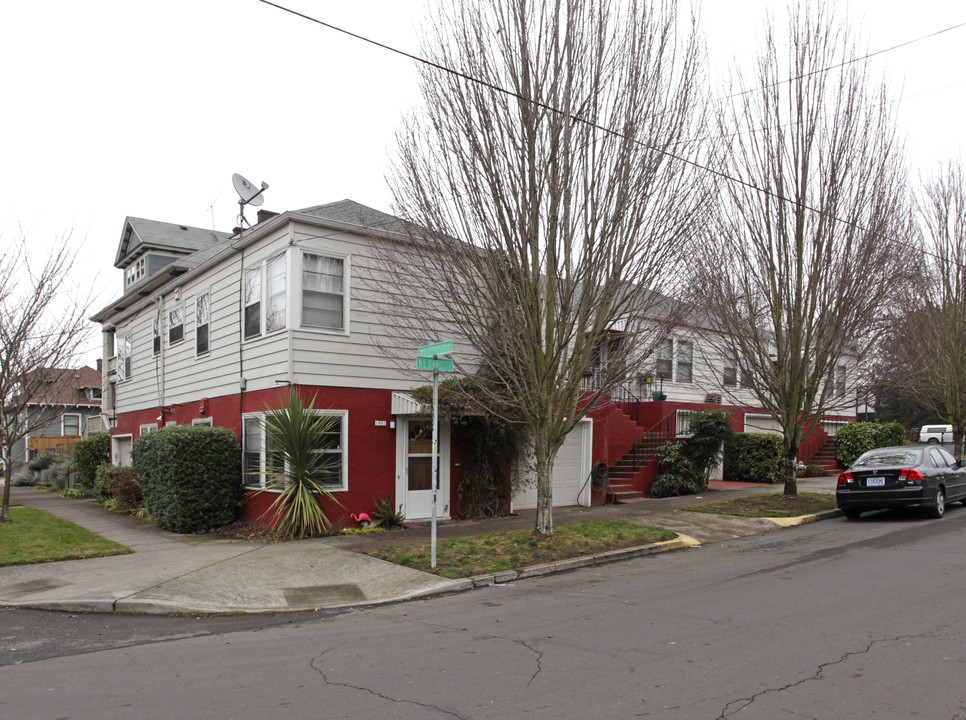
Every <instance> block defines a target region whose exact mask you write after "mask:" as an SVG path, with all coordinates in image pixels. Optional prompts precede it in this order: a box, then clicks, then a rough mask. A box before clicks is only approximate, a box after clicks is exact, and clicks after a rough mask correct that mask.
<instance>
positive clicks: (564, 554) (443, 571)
mask: <svg viewBox="0 0 966 720" xmlns="http://www.w3.org/2000/svg"><path fill="white" fill-rule="evenodd" d="M674 537H676V535H675V533H673V532H671V531H670V530H665V529H663V528H656V527H648V526H642V525H632V524H631V523H626V522H618V521H612V520H590V521H587V522H580V523H568V524H565V525H557V526H555V527H554V533H553V535H551V536H550V537H539V536H536V535H534V534H533V531H531V530H514V531H510V532H498V533H487V534H484V535H472V536H469V537H463V538H449V539H445V540H439V541H438V542H437V546H436V570H435V572H436V573H437V574H439V575H442V576H443V577H448V578H461V577H472V576H474V575H488V574H490V573H496V572H503V571H505V570H519V569H521V568H525V567H529V566H530V565H540V564H542V563H549V562H555V561H557V560H565V559H568V558H573V557H580V556H582V555H594V554H596V553H601V552H606V551H608V550H618V549H620V548H627V547H636V546H638V545H649V544H651V543H655V542H661V541H662V540H671V539H673V538H674ZM430 552H431V549H430V544H429V543H417V544H412V545H399V546H396V547H389V548H380V549H378V550H373V551H372V552H371V553H370V555H372V556H373V557H377V558H381V559H382V560H388V561H389V562H394V563H397V564H399V565H406V566H407V567H411V568H415V569H417V570H423V571H425V572H432V570H431V568H430Z"/></svg>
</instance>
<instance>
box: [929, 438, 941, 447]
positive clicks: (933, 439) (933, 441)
mask: <svg viewBox="0 0 966 720" xmlns="http://www.w3.org/2000/svg"><path fill="white" fill-rule="evenodd" d="M926 442H927V443H929V444H930V445H938V444H939V440H937V439H936V438H929V440H927V441H926Z"/></svg>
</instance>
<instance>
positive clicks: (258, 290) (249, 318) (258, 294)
mask: <svg viewBox="0 0 966 720" xmlns="http://www.w3.org/2000/svg"><path fill="white" fill-rule="evenodd" d="M244 293H245V295H244V320H243V322H244V334H245V339H246V340H247V339H249V338H254V337H258V336H259V335H261V334H262V332H263V330H262V329H263V328H264V332H266V333H270V332H273V331H275V330H281V329H282V328H284V327H285V254H284V253H283V254H281V255H276V256H275V257H273V258H270V259H269V260H266V261H265V262H264V263H260V264H259V265H256V266H255V267H252V268H249V269H247V270H246V271H245V280H244Z"/></svg>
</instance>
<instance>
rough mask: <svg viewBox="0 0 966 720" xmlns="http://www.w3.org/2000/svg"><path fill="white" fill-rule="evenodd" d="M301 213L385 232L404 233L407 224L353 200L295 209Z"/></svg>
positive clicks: (393, 216)
mask: <svg viewBox="0 0 966 720" xmlns="http://www.w3.org/2000/svg"><path fill="white" fill-rule="evenodd" d="M295 212H296V213H299V214H302V215H315V216H316V217H319V218H323V219H325V220H335V221H336V222H341V223H348V224H350V225H358V226H360V227H364V228H369V229H372V230H384V231H387V232H396V233H406V232H407V225H406V223H405V221H403V220H401V219H399V218H397V217H396V216H395V215H390V214H388V213H384V212H380V211H379V210H373V209H372V208H371V207H367V206H365V205H362V204H360V203H357V202H355V201H354V200H339V201H338V202H333V203H327V204H325V205H315V206H314V207H310V208H304V209H302V210H296V211H295Z"/></svg>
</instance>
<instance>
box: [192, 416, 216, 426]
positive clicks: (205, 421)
mask: <svg viewBox="0 0 966 720" xmlns="http://www.w3.org/2000/svg"><path fill="white" fill-rule="evenodd" d="M191 424H192V425H205V426H207V427H214V426H215V421H214V419H213V418H210V417H202V418H194V419H193V420H192V421H191Z"/></svg>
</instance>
